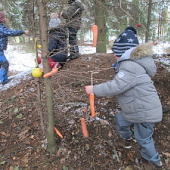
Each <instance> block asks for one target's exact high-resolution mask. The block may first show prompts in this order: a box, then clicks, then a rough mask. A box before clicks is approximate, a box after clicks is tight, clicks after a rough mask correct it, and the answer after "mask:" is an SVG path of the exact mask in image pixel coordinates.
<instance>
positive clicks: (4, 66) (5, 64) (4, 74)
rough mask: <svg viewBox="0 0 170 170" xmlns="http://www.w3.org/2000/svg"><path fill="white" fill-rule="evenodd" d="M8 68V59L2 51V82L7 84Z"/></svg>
mask: <svg viewBox="0 0 170 170" xmlns="http://www.w3.org/2000/svg"><path fill="white" fill-rule="evenodd" d="M8 68H9V62H8V60H7V59H6V57H5V55H4V52H3V51H0V82H1V83H5V82H7V81H8Z"/></svg>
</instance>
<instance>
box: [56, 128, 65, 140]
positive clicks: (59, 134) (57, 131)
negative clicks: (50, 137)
mask: <svg viewBox="0 0 170 170" xmlns="http://www.w3.org/2000/svg"><path fill="white" fill-rule="evenodd" d="M54 131H55V133H56V134H57V135H58V136H60V138H63V135H62V134H61V133H60V131H59V130H58V129H57V128H56V127H54Z"/></svg>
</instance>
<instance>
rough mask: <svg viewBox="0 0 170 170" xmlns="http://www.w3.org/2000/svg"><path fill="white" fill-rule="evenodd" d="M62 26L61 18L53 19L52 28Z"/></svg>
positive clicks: (51, 20) (50, 25)
mask: <svg viewBox="0 0 170 170" xmlns="http://www.w3.org/2000/svg"><path fill="white" fill-rule="evenodd" d="M60 24H61V20H60V19H59V18H51V19H50V22H49V27H50V28H56V27H58V26H59V25H60Z"/></svg>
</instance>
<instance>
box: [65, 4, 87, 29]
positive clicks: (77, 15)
mask: <svg viewBox="0 0 170 170" xmlns="http://www.w3.org/2000/svg"><path fill="white" fill-rule="evenodd" d="M83 11H84V6H83V5H82V4H81V3H80V2H72V3H71V4H70V7H69V8H68V9H67V11H66V12H63V14H62V16H63V18H64V19H66V26H67V27H73V28H76V29H79V28H80V25H81V15H82V13H83Z"/></svg>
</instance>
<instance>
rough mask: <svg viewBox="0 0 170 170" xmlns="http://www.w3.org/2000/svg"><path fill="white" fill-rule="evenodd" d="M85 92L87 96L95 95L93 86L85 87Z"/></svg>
mask: <svg viewBox="0 0 170 170" xmlns="http://www.w3.org/2000/svg"><path fill="white" fill-rule="evenodd" d="M85 90H86V93H87V94H90V93H93V86H92V85H90V86H85Z"/></svg>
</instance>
